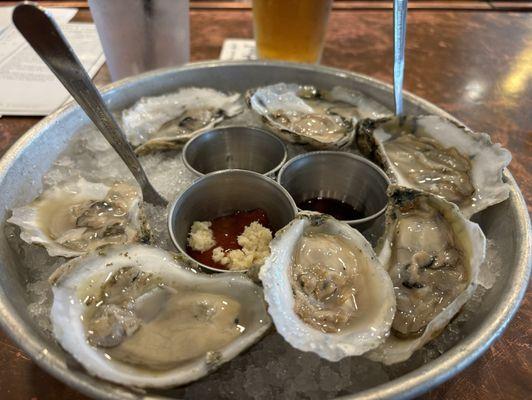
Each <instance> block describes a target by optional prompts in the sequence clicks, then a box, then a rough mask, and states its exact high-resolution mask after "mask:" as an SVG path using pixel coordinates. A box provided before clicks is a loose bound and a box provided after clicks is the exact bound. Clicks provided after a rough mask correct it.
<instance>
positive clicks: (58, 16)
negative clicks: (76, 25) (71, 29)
mask: <svg viewBox="0 0 532 400" xmlns="http://www.w3.org/2000/svg"><path fill="white" fill-rule="evenodd" d="M14 8H15V7H0V32H2V30H4V29H5V28H7V27H8V26H9V25H11V15H12V14H13V9H14ZM45 10H46V12H47V13H48V14H51V15H52V17H54V19H55V20H56V21H57V22H59V23H67V22H68V21H70V20H71V19H72V18H74V15H76V13H77V12H78V9H77V8H45Z"/></svg>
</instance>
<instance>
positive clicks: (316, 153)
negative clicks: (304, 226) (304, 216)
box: [277, 150, 391, 225]
mask: <svg viewBox="0 0 532 400" xmlns="http://www.w3.org/2000/svg"><path fill="white" fill-rule="evenodd" d="M319 155H325V156H334V157H347V158H351V159H354V160H357V161H359V162H361V163H363V164H365V165H366V166H368V167H369V168H371V169H373V170H374V171H376V172H377V173H378V174H379V175H380V176H381V177H382V178H383V179H384V180H385V181H386V183H387V185H390V184H391V182H390V178H388V175H386V173H385V172H384V171H383V170H382V169H381V168H380V167H379V166H378V165H376V164H375V163H373V162H371V161H369V160H368V159H366V158H364V157H362V156H359V155H356V154H353V153H348V152H346V151H334V150H319V151H311V152H309V153H304V154H299V155H297V156H295V157H293V158H291V159H290V160H288V161H287V162H286V163H285V164H284V165H283V166H282V168H281V169H280V171H279V173H278V174H277V182H279V184H280V185H281V186H283V184H282V182H281V181H282V178H283V174H284V172H285V171H286V170H287V169H288V168H290V166H291V165H292V164H293V163H295V162H296V161H297V160H300V159H302V158H307V157H315V156H319ZM283 187H284V186H283ZM386 207H387V204H385V205H384V207H382V208H381V209H380V210H379V211H377V212H376V213H373V214H371V215H369V216H367V217H364V218H358V219H351V220H341V221H342V222H345V223H346V224H349V225H360V224H363V223H365V222H368V221H372V220H374V219H376V218H378V217H379V216H380V215H382V214H383V213H384V212H385V211H386ZM299 211H303V210H302V209H300V208H299V207H298V212H299Z"/></svg>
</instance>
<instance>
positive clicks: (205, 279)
mask: <svg viewBox="0 0 532 400" xmlns="http://www.w3.org/2000/svg"><path fill="white" fill-rule="evenodd" d="M50 283H51V284H52V290H53V305H52V310H51V315H50V317H51V321H52V325H53V333H54V335H55V337H56V339H57V340H58V341H59V343H60V344H61V346H62V347H63V348H64V349H65V350H66V351H68V352H69V353H70V354H72V355H73V356H74V358H75V359H76V360H77V361H79V362H80V363H81V364H82V365H83V366H84V367H85V369H86V370H87V371H88V372H89V373H90V374H91V375H95V376H97V377H100V378H102V379H105V380H108V381H112V382H116V383H119V384H122V385H132V386H137V387H171V386H177V385H182V384H185V383H188V382H191V381H194V380H197V379H199V378H201V377H203V376H205V375H207V374H209V373H210V372H212V371H213V370H215V369H216V368H218V367H219V366H220V365H221V364H223V363H225V362H227V361H229V360H231V359H232V358H234V357H236V356H237V355H238V354H240V353H241V352H242V351H244V350H245V349H246V348H248V347H249V346H251V345H252V344H253V343H255V342H257V341H258V340H259V339H260V338H261V336H262V335H263V334H264V333H265V332H266V331H267V329H268V328H269V326H270V325H271V321H270V318H269V316H268V314H267V312H266V304H265V303H264V300H263V297H262V290H261V289H260V287H258V286H257V285H255V284H254V283H252V282H251V281H250V280H249V279H247V278H245V277H244V276H242V275H240V274H219V275H208V274H203V273H199V272H197V271H196V270H194V269H191V268H190V267H189V266H188V265H187V263H186V261H184V259H183V258H182V257H181V256H178V255H176V254H173V253H169V252H166V251H164V250H161V249H157V248H155V247H150V246H147V245H140V244H134V245H124V246H109V247H107V248H103V249H102V250H101V251H100V252H98V253H91V254H89V255H87V256H83V257H78V258H75V259H73V260H70V261H69V262H68V263H66V264H64V265H63V266H61V267H60V268H59V269H58V270H57V271H56V272H55V273H54V274H52V276H51V277H50Z"/></svg>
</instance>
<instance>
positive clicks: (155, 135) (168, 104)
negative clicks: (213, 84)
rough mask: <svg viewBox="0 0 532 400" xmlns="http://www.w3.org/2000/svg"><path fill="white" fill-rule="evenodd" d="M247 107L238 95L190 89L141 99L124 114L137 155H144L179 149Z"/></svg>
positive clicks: (126, 130)
mask: <svg viewBox="0 0 532 400" xmlns="http://www.w3.org/2000/svg"><path fill="white" fill-rule="evenodd" d="M243 108H244V107H243V104H242V102H241V100H240V94H238V93H234V94H226V93H223V92H219V91H217V90H214V89H211V88H194V87H190V88H183V89H180V90H179V91H177V92H176V93H172V94H165V95H162V96H156V97H143V98H141V99H140V100H139V101H137V102H136V103H135V104H134V105H133V107H131V108H128V109H127V110H124V111H123V112H122V122H123V127H124V131H125V133H126V136H127V138H128V140H129V142H130V143H131V144H132V145H133V146H134V147H136V149H135V152H136V153H137V154H139V155H142V154H146V153H149V152H151V151H155V150H166V149H175V148H179V146H181V145H183V144H184V143H186V142H187V141H188V140H189V139H190V138H191V137H192V136H193V135H194V134H195V133H196V132H198V131H199V130H201V129H206V128H211V127H213V126H215V125H216V124H218V123H220V122H221V121H223V120H224V119H225V118H230V117H233V116H235V115H237V114H239V113H241V112H242V111H243Z"/></svg>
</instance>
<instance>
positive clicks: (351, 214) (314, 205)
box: [297, 197, 365, 221]
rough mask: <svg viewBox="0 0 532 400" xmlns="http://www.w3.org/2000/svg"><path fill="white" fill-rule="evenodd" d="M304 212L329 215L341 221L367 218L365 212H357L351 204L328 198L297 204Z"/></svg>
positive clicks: (313, 199)
mask: <svg viewBox="0 0 532 400" xmlns="http://www.w3.org/2000/svg"><path fill="white" fill-rule="evenodd" d="M297 206H298V207H299V208H300V209H302V210H309V211H317V212H320V213H323V214H329V215H331V216H333V217H334V218H336V219H338V220H341V221H350V220H353V219H360V218H364V217H365V213H364V210H357V209H356V208H354V207H353V206H352V205H351V204H348V203H346V202H343V201H341V200H336V199H331V198H328V197H315V198H312V199H308V200H304V201H302V202H300V203H298V204H297Z"/></svg>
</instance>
